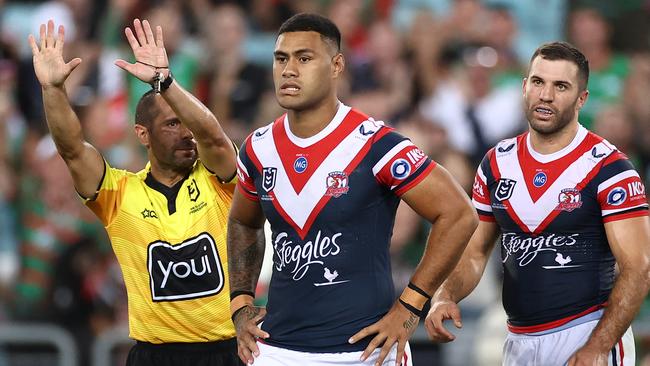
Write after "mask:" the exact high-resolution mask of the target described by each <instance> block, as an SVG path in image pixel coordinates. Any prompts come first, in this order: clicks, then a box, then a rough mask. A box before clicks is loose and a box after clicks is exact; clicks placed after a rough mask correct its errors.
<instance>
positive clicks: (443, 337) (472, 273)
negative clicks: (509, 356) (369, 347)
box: [424, 221, 499, 342]
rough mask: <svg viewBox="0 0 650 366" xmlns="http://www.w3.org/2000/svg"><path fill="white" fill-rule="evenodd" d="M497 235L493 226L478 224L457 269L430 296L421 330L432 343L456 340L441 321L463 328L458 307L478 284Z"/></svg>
mask: <svg viewBox="0 0 650 366" xmlns="http://www.w3.org/2000/svg"><path fill="white" fill-rule="evenodd" d="M498 233H499V229H498V226H497V224H496V223H495V222H492V221H480V222H479V224H478V227H477V228H476V231H474V234H472V237H471V239H470V240H469V243H468V244H467V248H465V251H464V252H463V255H462V257H461V258H460V261H459V262H458V265H456V267H455V268H454V270H453V271H452V272H451V274H450V275H449V277H447V279H446V280H445V281H444V282H443V283H442V285H440V287H439V288H438V290H437V291H436V292H435V294H434V295H433V297H432V299H431V309H430V310H429V314H427V317H426V319H425V321H424V326H425V328H426V329H427V333H428V334H429V337H430V338H431V340H433V341H434V342H449V341H453V340H454V339H455V337H454V335H453V334H451V333H450V332H449V331H448V330H447V329H446V328H445V327H444V325H443V321H444V320H446V319H451V320H453V321H454V325H455V326H456V327H457V328H460V327H462V319H461V314H460V309H459V308H458V305H457V304H458V302H459V301H461V300H462V299H464V298H465V297H466V296H467V295H469V294H470V293H471V292H472V291H473V290H474V288H476V285H478V283H479V281H480V280H481V277H482V276H483V272H484V271H485V265H486V264H487V262H488V259H489V258H490V253H491V252H492V249H493V248H494V243H495V242H496V238H497V235H498Z"/></svg>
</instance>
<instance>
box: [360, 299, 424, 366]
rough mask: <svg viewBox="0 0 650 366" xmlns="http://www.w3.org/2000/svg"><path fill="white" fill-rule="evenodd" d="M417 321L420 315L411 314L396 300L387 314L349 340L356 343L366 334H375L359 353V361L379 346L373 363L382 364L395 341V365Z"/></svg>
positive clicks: (398, 362) (402, 355)
mask: <svg viewBox="0 0 650 366" xmlns="http://www.w3.org/2000/svg"><path fill="white" fill-rule="evenodd" d="M419 321H420V317H419V316H418V315H416V314H413V313H412V312H411V311H409V310H408V309H406V308H405V307H404V306H403V305H402V304H400V303H399V302H397V301H396V302H395V304H394V305H393V307H392V308H391V309H390V311H388V314H386V315H384V317H383V318H381V319H380V320H379V321H378V322H376V323H374V324H372V325H369V326H367V327H365V328H363V329H361V330H360V331H359V332H357V334H355V335H353V336H352V337H351V338H350V340H349V342H350V343H356V342H358V341H360V340H362V339H364V338H366V337H367V336H370V335H373V334H376V335H375V337H374V338H373V339H372V340H371V341H370V344H368V347H366V349H365V350H364V351H363V353H362V354H361V361H365V360H366V359H367V358H368V357H369V356H370V355H371V354H372V352H373V351H374V350H375V349H376V348H378V347H381V352H380V353H379V357H378V358H377V361H376V362H375V365H382V364H383V363H384V359H385V358H386V356H388V353H389V352H390V350H391V348H393V345H394V344H395V343H397V358H396V362H395V365H400V363H401V361H402V358H403V357H404V349H405V348H406V342H408V340H409V339H410V338H411V335H412V334H413V332H415V328H416V327H417V325H418V322H419Z"/></svg>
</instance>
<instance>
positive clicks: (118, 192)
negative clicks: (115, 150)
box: [84, 161, 130, 226]
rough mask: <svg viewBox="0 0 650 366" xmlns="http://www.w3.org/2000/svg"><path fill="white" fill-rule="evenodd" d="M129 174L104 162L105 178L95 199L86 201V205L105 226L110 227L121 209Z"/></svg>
mask: <svg viewBox="0 0 650 366" xmlns="http://www.w3.org/2000/svg"><path fill="white" fill-rule="evenodd" d="M128 174H130V173H129V172H127V171H126V170H121V169H115V168H113V167H111V166H110V165H109V164H108V162H106V161H104V176H103V177H102V181H101V184H100V185H99V189H98V190H97V193H96V194H95V197H92V198H87V199H84V204H85V205H86V206H88V208H90V210H91V211H92V212H93V213H94V214H95V215H96V216H97V217H98V218H99V219H100V220H101V221H102V223H103V224H104V226H108V225H110V223H111V222H112V221H113V219H114V218H115V216H116V215H117V213H118V211H119V209H120V205H121V204H122V197H123V196H124V187H125V186H126V180H127V178H128Z"/></svg>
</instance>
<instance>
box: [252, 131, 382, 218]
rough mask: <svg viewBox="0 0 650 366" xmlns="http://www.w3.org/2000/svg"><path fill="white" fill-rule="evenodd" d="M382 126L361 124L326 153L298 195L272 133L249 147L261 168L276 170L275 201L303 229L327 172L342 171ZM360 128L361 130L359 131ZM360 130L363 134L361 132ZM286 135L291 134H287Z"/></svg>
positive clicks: (320, 195)
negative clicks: (273, 168)
mask: <svg viewBox="0 0 650 366" xmlns="http://www.w3.org/2000/svg"><path fill="white" fill-rule="evenodd" d="M381 125H382V123H381V122H377V121H374V120H366V121H363V122H362V123H360V124H359V125H358V126H357V128H355V129H353V130H352V132H351V133H350V134H349V135H348V136H346V137H345V138H344V139H343V140H342V141H341V142H340V143H339V144H338V145H337V146H336V147H335V148H334V149H333V150H332V151H331V152H330V153H329V155H328V156H327V157H326V158H325V160H323V162H322V163H321V165H320V166H318V168H316V171H314V173H313V175H312V176H311V177H310V178H309V180H308V181H307V183H306V184H305V186H304V187H303V189H302V190H301V191H300V192H296V191H295V189H294V188H293V185H292V184H291V182H290V181H289V177H288V175H287V172H286V171H285V170H284V166H283V165H282V160H281V159H280V153H279V152H278V148H277V146H276V144H275V141H274V138H273V133H266V134H264V135H263V136H261V137H259V138H253V139H251V148H252V149H253V152H254V153H255V156H256V157H257V158H258V160H259V161H260V163H261V164H262V166H263V167H275V168H277V176H276V182H275V187H274V188H273V194H274V196H275V200H276V201H277V204H279V205H280V206H281V207H282V209H283V210H284V211H285V212H286V213H287V215H288V216H289V219H290V220H292V221H293V223H294V224H296V226H298V227H299V228H300V229H301V230H303V229H305V224H306V223H307V221H308V219H309V217H310V216H311V215H312V214H315V212H314V209H315V208H316V206H317V205H318V203H319V202H320V200H321V199H322V198H323V197H325V192H326V191H327V185H326V184H325V182H326V181H327V176H328V175H329V173H331V172H335V171H343V170H345V169H346V168H347V166H348V165H349V164H350V163H351V162H352V160H354V158H355V157H357V155H358V154H359V152H360V151H361V149H362V148H363V146H364V145H365V144H366V143H367V142H368V140H370V139H371V138H372V136H374V134H375V133H376V132H377V131H379V128H378V127H380V126H381ZM361 126H363V127H364V128H363V129H362V128H361ZM360 130H361V131H363V132H364V133H361V132H360ZM287 134H290V133H289V132H288V131H287ZM352 189H354V188H352Z"/></svg>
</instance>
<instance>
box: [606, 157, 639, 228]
mask: <svg viewBox="0 0 650 366" xmlns="http://www.w3.org/2000/svg"><path fill="white" fill-rule="evenodd" d="M598 176H599V177H598V178H599V184H598V192H597V198H598V203H599V204H600V209H601V214H602V217H603V221H604V222H611V221H616V220H622V219H626V218H630V217H638V216H645V215H647V214H648V201H647V199H646V194H645V186H644V185H643V182H642V181H641V177H639V173H637V171H636V170H635V169H634V166H633V165H632V163H631V162H630V161H629V160H628V159H627V157H625V155H624V154H622V153H620V152H614V153H613V154H612V156H610V157H608V158H607V160H606V161H605V163H604V166H603V168H601V171H600V172H599V174H598Z"/></svg>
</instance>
